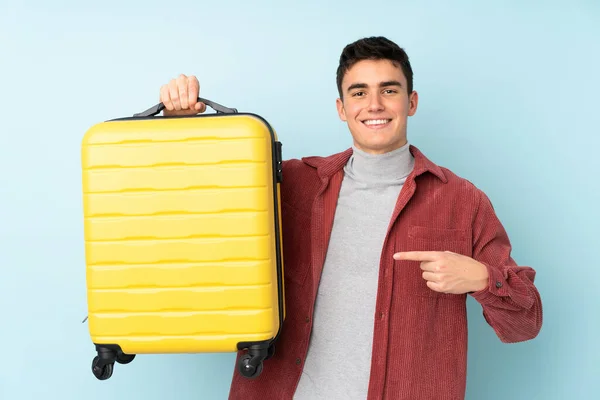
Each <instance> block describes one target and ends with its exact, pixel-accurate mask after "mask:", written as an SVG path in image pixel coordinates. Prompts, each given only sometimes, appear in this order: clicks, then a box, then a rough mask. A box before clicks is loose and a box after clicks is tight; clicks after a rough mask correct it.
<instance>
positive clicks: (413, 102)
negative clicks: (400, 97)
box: [408, 90, 419, 117]
mask: <svg viewBox="0 0 600 400" xmlns="http://www.w3.org/2000/svg"><path fill="white" fill-rule="evenodd" d="M418 105H419V93H417V92H416V90H413V92H412V93H411V94H410V96H408V116H409V117H412V116H413V115H415V113H416V112H417V106H418Z"/></svg>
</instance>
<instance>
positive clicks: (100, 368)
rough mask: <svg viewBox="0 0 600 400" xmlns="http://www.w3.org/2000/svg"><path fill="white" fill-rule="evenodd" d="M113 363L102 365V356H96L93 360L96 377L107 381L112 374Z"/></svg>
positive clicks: (93, 370)
mask: <svg viewBox="0 0 600 400" xmlns="http://www.w3.org/2000/svg"><path fill="white" fill-rule="evenodd" d="M113 365H114V364H113V363H108V364H104V365H101V363H100V357H98V356H96V357H94V360H93V361H92V372H93V373H94V376H95V377H96V378H98V379H99V380H101V381H105V380H107V379H108V378H110V377H111V376H112V373H113Z"/></svg>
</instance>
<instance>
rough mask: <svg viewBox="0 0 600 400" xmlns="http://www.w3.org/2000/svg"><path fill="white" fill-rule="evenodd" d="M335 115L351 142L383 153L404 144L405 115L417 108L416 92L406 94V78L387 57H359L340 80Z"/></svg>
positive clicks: (368, 149) (375, 152)
mask: <svg viewBox="0 0 600 400" xmlns="http://www.w3.org/2000/svg"><path fill="white" fill-rule="evenodd" d="M342 93H343V100H341V99H337V102H336V105H337V109H338V114H339V116H340V118H341V119H342V121H346V122H347V123H348V128H349V129H350V132H351V133H352V137H353V139H354V145H355V146H356V147H357V148H359V149H361V150H363V151H365V152H367V153H372V154H383V153H387V152H389V151H392V150H395V149H398V148H400V147H402V146H404V145H405V144H406V125H407V119H408V117H409V116H412V115H414V114H415V112H416V111H417V103H418V95H417V92H415V91H413V93H410V94H409V93H407V84H406V77H405V76H404V73H403V72H402V70H401V69H400V67H395V66H394V65H393V64H392V63H391V61H388V60H363V61H360V62H358V63H356V64H354V65H353V66H352V68H350V69H349V70H348V71H347V72H346V75H344V78H343V80H342Z"/></svg>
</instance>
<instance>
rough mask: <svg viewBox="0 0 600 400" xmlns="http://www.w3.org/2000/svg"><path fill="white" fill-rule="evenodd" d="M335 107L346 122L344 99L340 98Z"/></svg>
mask: <svg viewBox="0 0 600 400" xmlns="http://www.w3.org/2000/svg"><path fill="white" fill-rule="evenodd" d="M335 106H336V107H337V112H338V115H339V117H340V119H341V120H342V121H346V110H344V102H343V101H342V99H340V98H338V99H337V100H336V101H335Z"/></svg>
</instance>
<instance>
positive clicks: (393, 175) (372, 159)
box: [344, 143, 415, 185]
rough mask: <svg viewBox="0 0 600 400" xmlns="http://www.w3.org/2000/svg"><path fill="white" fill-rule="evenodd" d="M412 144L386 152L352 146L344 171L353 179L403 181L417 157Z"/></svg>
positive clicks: (365, 181)
mask: <svg viewBox="0 0 600 400" xmlns="http://www.w3.org/2000/svg"><path fill="white" fill-rule="evenodd" d="M409 147H410V145H409V144H408V143H406V144H405V145H404V146H402V147H400V148H398V149H396V150H393V151H390V152H388V153H384V154H370V153H367V152H365V151H363V150H360V149H358V148H357V147H356V146H352V155H351V156H350V158H349V159H348V162H347V163H346V165H345V166H344V172H345V173H346V174H347V175H348V176H349V177H350V178H352V179H354V180H356V181H358V182H361V183H364V184H375V185H382V184H383V185H390V184H398V183H402V182H403V180H404V179H406V177H407V176H408V175H409V174H410V173H411V171H412V169H413V168H414V164H415V159H414V157H413V155H412V154H411V152H410V149H409Z"/></svg>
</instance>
